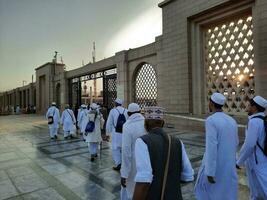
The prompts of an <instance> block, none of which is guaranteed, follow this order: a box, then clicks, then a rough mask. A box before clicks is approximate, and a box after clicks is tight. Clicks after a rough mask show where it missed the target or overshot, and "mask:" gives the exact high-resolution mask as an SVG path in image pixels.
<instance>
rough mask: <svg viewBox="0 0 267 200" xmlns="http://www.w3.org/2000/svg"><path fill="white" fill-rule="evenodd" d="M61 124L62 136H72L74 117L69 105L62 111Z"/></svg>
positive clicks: (74, 129) (73, 132)
mask: <svg viewBox="0 0 267 200" xmlns="http://www.w3.org/2000/svg"><path fill="white" fill-rule="evenodd" d="M61 124H62V125H63V131H64V138H65V139H67V138H68V137H70V138H73V136H74V135H75V132H76V125H75V124H76V119H75V116H74V113H73V111H72V110H71V109H70V107H69V105H66V107H65V110H64V111H63V113H62V116H61Z"/></svg>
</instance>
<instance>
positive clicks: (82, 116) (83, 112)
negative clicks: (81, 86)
mask: <svg viewBox="0 0 267 200" xmlns="http://www.w3.org/2000/svg"><path fill="white" fill-rule="evenodd" d="M88 121H89V118H88V110H87V106H86V105H85V104H83V105H81V109H80V111H79V114H78V127H79V128H80V131H81V134H82V135H83V137H84V136H85V135H84V134H85V128H86V125H87V123H88Z"/></svg>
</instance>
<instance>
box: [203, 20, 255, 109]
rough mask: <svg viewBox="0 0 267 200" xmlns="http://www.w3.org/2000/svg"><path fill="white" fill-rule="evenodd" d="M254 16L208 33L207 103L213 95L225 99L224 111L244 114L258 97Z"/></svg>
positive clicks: (211, 29) (213, 28) (213, 29)
mask: <svg viewBox="0 0 267 200" xmlns="http://www.w3.org/2000/svg"><path fill="white" fill-rule="evenodd" d="M253 47H254V45H253V24H252V17H251V16H244V17H240V18H237V19H235V20H231V21H229V22H225V23H222V24H220V25H216V26H213V27H209V28H208V29H207V30H205V68H206V81H207V82H206V87H207V93H208V94H207V102H208V100H209V98H210V96H211V94H212V93H213V92H220V93H222V94H224V95H225V97H226V98H227V102H226V104H225V106H224V110H225V111H226V112H228V113H233V114H237V113H240V114H243V113H245V111H246V108H247V107H248V105H249V99H250V98H251V97H253V96H254V93H255V82H254V73H255V68H254V49H253Z"/></svg>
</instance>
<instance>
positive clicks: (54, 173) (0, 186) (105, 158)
mask: <svg viewBox="0 0 267 200" xmlns="http://www.w3.org/2000/svg"><path fill="white" fill-rule="evenodd" d="M168 131H169V132H170V133H171V134H178V135H179V137H180V138H181V139H182V140H183V142H184V144H185V147H186V150H187V153H188V155H189V157H190V160H191V162H192V165H193V167H194V170H195V173H197V171H198V167H199V165H200V163H201V159H202V155H203V152H204V137H203V134H202V133H196V132H190V131H179V132H178V131H175V130H174V129H168ZM112 166H113V162H112V159H111V151H110V144H109V143H104V144H103V147H102V151H101V155H100V157H99V158H98V159H97V161H96V162H94V163H92V162H90V160H89V153H88V149H87V145H86V143H84V142H83V141H81V139H80V138H76V139H72V140H64V139H63V136H62V133H61V134H60V135H59V140H58V141H56V142H55V141H50V139H49V135H48V130H47V125H46V121H45V120H44V118H43V116H38V115H20V116H16V115H12V116H0V200H2V199H12V200H15V199H16V200H17V199H40V200H45V199H47V200H57V199H58V200H61V199H70V200H74V199H91V200H102V199H103V200H115V199H119V190H120V185H119V180H120V176H119V174H118V173H117V172H115V171H113V170H111V167H112ZM245 184H246V183H245V177H244V175H242V174H241V176H240V187H239V188H240V199H241V200H247V199H248V190H247V187H246V186H244V185H245ZM182 191H183V196H184V199H185V200H192V199H194V196H193V192H192V191H193V183H190V184H186V185H183V186H182Z"/></svg>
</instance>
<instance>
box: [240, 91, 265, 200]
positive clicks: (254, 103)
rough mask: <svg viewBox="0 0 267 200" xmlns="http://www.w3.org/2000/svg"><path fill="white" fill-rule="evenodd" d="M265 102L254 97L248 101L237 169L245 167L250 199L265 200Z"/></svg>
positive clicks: (260, 98) (259, 97)
mask: <svg viewBox="0 0 267 200" xmlns="http://www.w3.org/2000/svg"><path fill="white" fill-rule="evenodd" d="M266 108H267V100H266V99H264V98H263V97H261V96H256V97H254V98H253V99H252V100H251V101H250V106H249V113H248V114H249V122H248V126H247V130H246V139H245V142H244V144H243V146H242V148H241V150H240V155H239V159H238V161H237V168H239V167H240V166H245V167H246V173H247V177H248V182H249V188H250V199H251V200H258V199H267V156H266V155H264V153H263V152H264V146H265V138H266V132H265V126H264V121H263V118H264V117H265V114H264V112H265V109H266Z"/></svg>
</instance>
